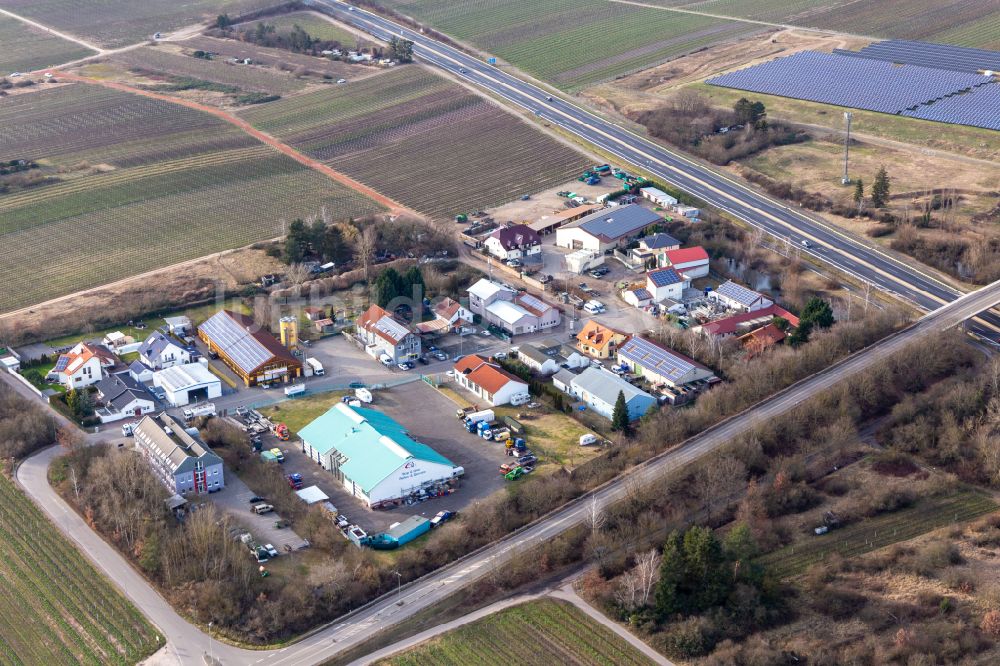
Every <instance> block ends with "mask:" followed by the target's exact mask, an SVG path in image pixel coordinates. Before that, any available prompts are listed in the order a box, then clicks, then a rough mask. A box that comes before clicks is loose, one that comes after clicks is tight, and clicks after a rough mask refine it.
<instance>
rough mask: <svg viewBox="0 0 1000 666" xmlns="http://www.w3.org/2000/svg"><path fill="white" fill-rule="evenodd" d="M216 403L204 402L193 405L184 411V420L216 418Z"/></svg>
mask: <svg viewBox="0 0 1000 666" xmlns="http://www.w3.org/2000/svg"><path fill="white" fill-rule="evenodd" d="M215 413H216V412H215V403H213V402H203V403H201V404H200V405H193V406H191V407H188V408H187V409H185V410H184V420H185V421H190V420H191V419H196V418H198V417H199V416H215Z"/></svg>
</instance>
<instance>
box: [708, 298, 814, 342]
mask: <svg viewBox="0 0 1000 666" xmlns="http://www.w3.org/2000/svg"><path fill="white" fill-rule="evenodd" d="M775 317H781V318H782V319H784V320H786V321H787V322H788V324H789V326H791V327H792V328H796V327H797V326H798V325H799V318H798V317H796V316H795V315H793V314H792V313H791V312H789V311H788V310H786V309H785V308H783V307H781V306H780V305H777V304H774V303H772V304H771V305H769V306H767V307H766V308H761V309H760V310H754V311H752V312H740V313H739V314H735V315H733V316H731V317H723V318H722V319H716V320H715V321H710V322H708V323H707V324H702V325H701V326H696V327H694V328H693V329H692V330H693V331H695V332H696V333H703V334H705V335H709V336H713V337H728V336H730V335H743V334H745V333H748V332H750V331H752V330H753V329H755V328H759V327H761V326H764V325H766V324H768V323H770V322H771V320H772V319H774V318H775Z"/></svg>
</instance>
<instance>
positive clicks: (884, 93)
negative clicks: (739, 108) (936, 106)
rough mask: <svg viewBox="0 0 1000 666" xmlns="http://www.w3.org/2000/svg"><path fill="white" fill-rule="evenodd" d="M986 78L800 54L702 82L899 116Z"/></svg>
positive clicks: (974, 84)
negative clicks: (905, 111) (907, 110)
mask: <svg viewBox="0 0 1000 666" xmlns="http://www.w3.org/2000/svg"><path fill="white" fill-rule="evenodd" d="M991 80H992V79H991V78H990V77H987V76H984V75H981V74H969V73H965V72H953V71H947V70H941V69H932V68H929V67H920V66H916V65H895V64H893V63H889V62H883V61H880V60H868V59H866V58H855V57H850V56H844V55H835V54H830V53H817V52H814V51H802V52H799V53H796V54H794V55H790V56H787V57H784V58H776V59H774V60H771V61H769V62H765V63H763V64H760V65H756V66H753V67H748V68H746V69H741V70H739V71H736V72H730V73H728V74H723V75H721V76H717V77H715V78H712V79H709V80H708V81H707V83H709V84H711V85H715V86H723V87H727V88H738V89H740V90H749V91H751V92H758V93H764V94H768V95H780V96H782V97H792V98H795V99H804V100H808V101H811V102H821V103H824V104H836V105H838V106H846V107H852V108H856V109H868V110H870V111H880V112H882V113H892V114H899V113H902V112H903V111H904V110H906V109H912V108H915V107H917V106H919V105H920V104H926V103H928V102H931V101H936V100H940V99H943V98H945V97H946V96H949V95H954V94H956V93H959V92H963V91H967V90H970V89H972V88H973V87H974V86H978V85H982V84H985V83H988V82H989V81H991Z"/></svg>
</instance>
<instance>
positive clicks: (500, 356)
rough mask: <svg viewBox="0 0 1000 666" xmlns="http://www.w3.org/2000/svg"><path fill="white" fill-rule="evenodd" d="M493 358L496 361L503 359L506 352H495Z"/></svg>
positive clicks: (505, 356) (505, 357)
mask: <svg viewBox="0 0 1000 666" xmlns="http://www.w3.org/2000/svg"><path fill="white" fill-rule="evenodd" d="M493 358H495V359H496V360H498V361H504V360H506V359H507V352H497V353H496V354H493Z"/></svg>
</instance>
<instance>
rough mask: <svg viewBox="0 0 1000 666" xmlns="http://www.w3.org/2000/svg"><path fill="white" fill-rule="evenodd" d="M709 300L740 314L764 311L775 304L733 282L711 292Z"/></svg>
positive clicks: (762, 295)
mask: <svg viewBox="0 0 1000 666" xmlns="http://www.w3.org/2000/svg"><path fill="white" fill-rule="evenodd" d="M708 298H709V299H711V300H714V301H716V302H718V303H720V304H721V305H724V306H725V307H727V308H729V309H730V310H738V311H740V312H754V311H755V310H763V309H764V308H766V307H768V306H770V305H773V304H774V301H772V300H771V299H769V298H768V297H767V296H765V295H764V294H761V293H758V292H756V291H754V290H753V289H748V288H746V287H744V286H742V285H739V284H736V283H735V282H733V281H732V280H729V281H727V282H724V283H722V284H720V285H719V287H718V288H717V289H716V290H715V291H710V292H709V293H708Z"/></svg>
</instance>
